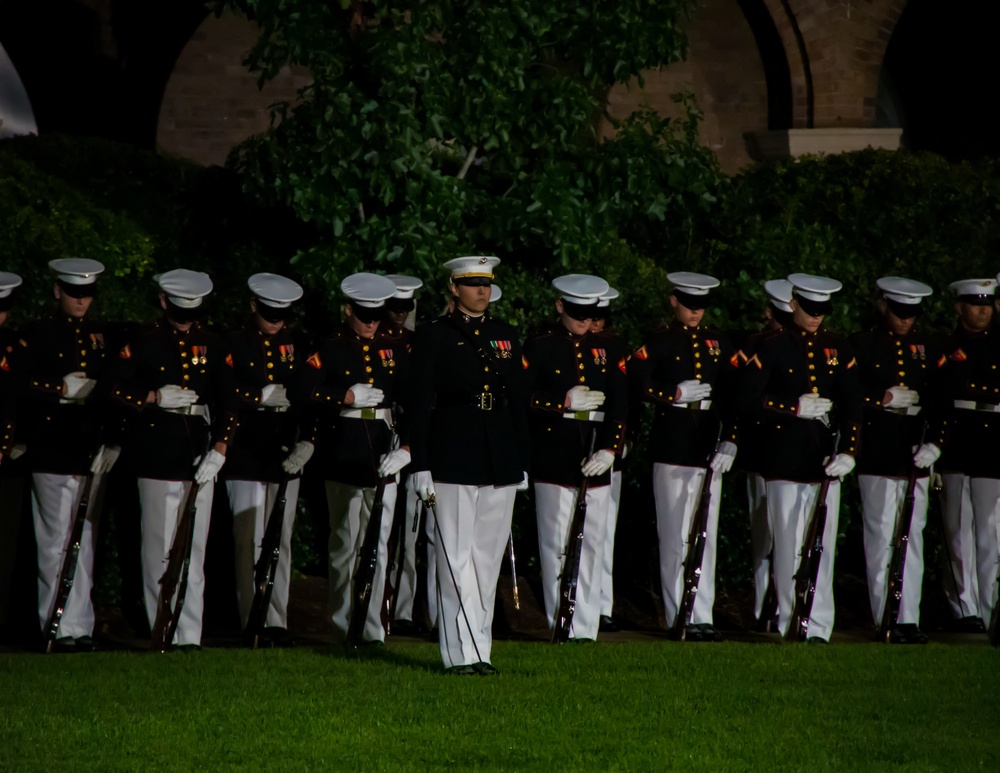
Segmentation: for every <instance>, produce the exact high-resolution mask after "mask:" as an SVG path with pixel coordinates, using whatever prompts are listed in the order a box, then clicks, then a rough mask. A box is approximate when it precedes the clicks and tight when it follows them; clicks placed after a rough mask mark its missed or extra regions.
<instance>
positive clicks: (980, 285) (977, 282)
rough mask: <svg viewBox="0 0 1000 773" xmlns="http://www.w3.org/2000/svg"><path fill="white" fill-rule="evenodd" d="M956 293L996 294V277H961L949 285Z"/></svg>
mask: <svg viewBox="0 0 1000 773" xmlns="http://www.w3.org/2000/svg"><path fill="white" fill-rule="evenodd" d="M948 289H949V290H951V291H952V292H953V293H955V295H996V291H997V280H996V279H960V280H958V281H957V282H952V283H951V284H950V285H948Z"/></svg>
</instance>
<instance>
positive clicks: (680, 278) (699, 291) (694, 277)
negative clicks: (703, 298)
mask: <svg viewBox="0 0 1000 773" xmlns="http://www.w3.org/2000/svg"><path fill="white" fill-rule="evenodd" d="M667 281H668V282H670V284H672V285H673V286H674V287H675V288H677V289H678V290H680V291H681V292H684V293H687V294H688V295H708V291H709V290H712V289H714V288H716V287H718V286H719V285H720V284H722V283H721V282H720V281H719V280H718V279H716V278H715V277H714V276H709V275H708V274H696V273H694V272H693V271H671V272H670V273H669V274H667Z"/></svg>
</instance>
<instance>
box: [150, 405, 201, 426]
mask: <svg viewBox="0 0 1000 773" xmlns="http://www.w3.org/2000/svg"><path fill="white" fill-rule="evenodd" d="M160 410H161V411H166V412H167V413H176V414H178V415H179V416H201V417H202V418H203V419H204V420H205V421H207V422H208V423H209V424H211V423H212V419H211V415H212V414H211V412H210V411H209V410H208V406H207V405H197V404H196V405H185V406H184V407H183V408H160Z"/></svg>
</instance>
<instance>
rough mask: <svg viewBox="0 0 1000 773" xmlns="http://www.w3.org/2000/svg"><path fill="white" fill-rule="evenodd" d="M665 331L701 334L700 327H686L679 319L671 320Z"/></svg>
mask: <svg viewBox="0 0 1000 773" xmlns="http://www.w3.org/2000/svg"><path fill="white" fill-rule="evenodd" d="M667 329H668V330H679V331H681V332H682V333H700V332H701V325H698V326H697V327H688V326H687V325H685V324H684V323H683V322H681V321H680V320H679V319H674V320H671V322H670V324H669V325H668V326H667Z"/></svg>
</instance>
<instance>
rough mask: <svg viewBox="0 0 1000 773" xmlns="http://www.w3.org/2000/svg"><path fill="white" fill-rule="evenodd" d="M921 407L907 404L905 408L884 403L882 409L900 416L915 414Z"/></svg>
mask: <svg viewBox="0 0 1000 773" xmlns="http://www.w3.org/2000/svg"><path fill="white" fill-rule="evenodd" d="M923 407H924V406H922V405H908V406H907V407H906V408H896V407H894V406H892V405H884V406H882V409H883V410H886V411H888V412H889V413H898V414H899V415H900V416H916V415H917V414H918V413H920V409H921V408H923Z"/></svg>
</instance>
